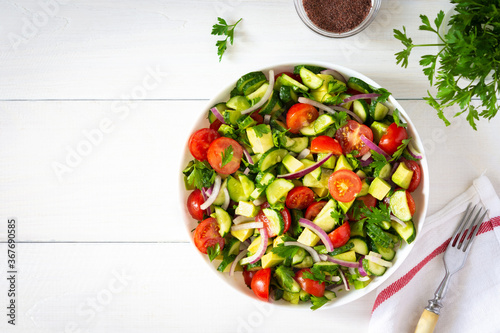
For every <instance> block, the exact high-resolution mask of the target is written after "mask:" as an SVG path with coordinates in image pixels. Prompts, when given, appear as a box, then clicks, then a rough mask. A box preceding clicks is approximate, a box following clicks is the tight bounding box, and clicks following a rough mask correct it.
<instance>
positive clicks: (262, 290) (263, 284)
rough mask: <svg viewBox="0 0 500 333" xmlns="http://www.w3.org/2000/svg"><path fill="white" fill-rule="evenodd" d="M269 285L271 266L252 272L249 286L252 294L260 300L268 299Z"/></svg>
mask: <svg viewBox="0 0 500 333" xmlns="http://www.w3.org/2000/svg"><path fill="white" fill-rule="evenodd" d="M270 286H271V268H264V269H261V270H259V271H257V273H255V274H254V276H253V278H252V283H251V288H252V290H253V292H254V294H255V295H256V296H257V297H258V298H259V299H260V300H262V301H265V302H267V301H268V300H269V287H270Z"/></svg>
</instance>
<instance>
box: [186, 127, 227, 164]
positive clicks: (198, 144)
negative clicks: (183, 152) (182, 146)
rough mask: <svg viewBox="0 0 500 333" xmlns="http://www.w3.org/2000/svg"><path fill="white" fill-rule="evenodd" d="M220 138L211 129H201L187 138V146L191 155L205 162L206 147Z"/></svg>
mask: <svg viewBox="0 0 500 333" xmlns="http://www.w3.org/2000/svg"><path fill="white" fill-rule="evenodd" d="M218 137H220V135H219V133H218V132H217V131H216V130H214V129H211V128H202V129H200V130H197V131H196V132H194V133H193V134H192V135H191V137H190V138H189V142H188V146H189V151H190V152H191V155H193V157H194V158H196V159H197V160H199V161H206V159H207V152H208V147H209V146H210V144H211V143H212V142H213V141H214V140H215V139H217V138H218Z"/></svg>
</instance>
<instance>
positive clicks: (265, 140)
mask: <svg viewBox="0 0 500 333" xmlns="http://www.w3.org/2000/svg"><path fill="white" fill-rule="evenodd" d="M259 126H260V125H259ZM265 126H266V127H267V128H268V132H267V133H262V131H259V134H258V135H257V133H256V132H255V129H254V127H249V128H247V129H246V132H247V137H248V141H249V142H250V144H251V145H252V150H253V152H254V153H255V154H263V153H265V152H266V151H268V150H269V149H271V148H273V147H274V142H273V135H272V134H271V127H270V126H269V125H265Z"/></svg>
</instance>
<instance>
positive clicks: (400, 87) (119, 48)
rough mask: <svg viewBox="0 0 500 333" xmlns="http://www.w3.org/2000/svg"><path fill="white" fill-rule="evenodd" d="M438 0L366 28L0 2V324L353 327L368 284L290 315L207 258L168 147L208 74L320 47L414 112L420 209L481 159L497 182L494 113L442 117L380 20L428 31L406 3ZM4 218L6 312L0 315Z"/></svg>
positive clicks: (22, 328)
mask: <svg viewBox="0 0 500 333" xmlns="http://www.w3.org/2000/svg"><path fill="white" fill-rule="evenodd" d="M448 7H449V3H448V2H447V1H444V0H440V1H435V0H419V1H414V0H413V1H402V0H384V1H383V3H382V7H381V10H380V12H379V15H378V16H377V18H376V20H375V22H374V23H373V24H372V26H371V27H370V28H368V30H366V31H365V32H363V33H361V34H359V35H358V36H355V37H351V38H348V39H343V40H334V39H327V38H324V37H321V36H318V35H315V34H314V33H313V32H311V31H310V30H309V29H307V28H306V27H305V26H304V25H303V24H302V22H301V21H300V20H299V18H298V16H297V14H296V12H295V9H294V7H293V2H292V1H291V0H274V1H246V0H245V1H244V0H238V1H229V0H220V1H201V0H198V1H195V0H193V1H169V0H164V1H132V0H125V1H120V2H118V1H109V0H102V1H81V0H64V1H62V0H57V1H56V0H39V1H31V0H24V1H22V0H10V1H7V0H3V1H1V2H0V147H1V148H0V221H1V223H0V241H1V243H0V253H1V255H0V258H1V259H0V304H1V306H0V308H1V309H3V310H2V311H1V313H0V314H1V315H0V318H2V319H1V320H0V331H1V332H160V331H161V332H197V331H198V332H199V331H202V332H276V331H290V332H298V331H304V330H305V329H308V330H310V331H316V330H321V329H327V328H333V327H335V329H336V331H339V332H340V331H342V332H357V331H359V330H360V329H361V330H366V329H368V327H369V320H370V313H371V308H372V305H373V301H374V299H375V296H376V295H375V292H372V293H371V294H369V295H368V296H366V297H365V298H363V299H360V300H358V301H355V302H353V303H351V304H348V305H346V306H344V307H342V308H335V309H330V310H324V311H316V312H311V313H309V312H308V313H297V312H294V311H292V310H283V309H276V308H274V307H270V306H268V305H263V304H264V303H258V302H254V301H251V300H249V299H248V298H247V297H244V296H242V295H240V294H238V293H237V292H236V291H234V290H232V289H231V288H229V287H227V286H226V285H225V284H224V283H223V282H222V281H221V280H219V279H218V278H217V277H216V276H215V275H214V274H212V273H211V272H210V271H209V270H208V269H207V267H206V266H204V265H203V263H202V261H201V260H200V258H199V256H198V254H197V253H196V250H195V248H194V246H192V244H191V243H190V241H189V234H188V233H187V232H186V230H185V227H184V222H183V217H182V216H183V214H185V211H184V209H185V208H184V206H183V205H182V204H181V203H180V201H179V199H178V191H179V189H178V174H179V168H180V162H179V161H180V156H181V154H182V152H183V149H184V142H186V139H187V137H188V136H189V134H190V131H191V128H192V123H191V122H192V120H193V119H194V118H196V117H198V116H199V115H200V113H201V112H203V111H204V107H205V105H206V103H207V100H208V99H210V98H211V97H212V96H213V95H214V94H216V93H217V92H218V90H220V89H221V88H222V87H224V86H226V85H227V84H228V83H230V82H232V81H234V80H235V79H237V78H238V77H239V76H240V75H242V74H245V73H247V72H249V71H252V70H255V69H257V68H260V67H265V66H268V65H269V64H272V63H280V62H292V61H297V62H304V61H305V62H307V61H315V60H321V61H329V62H332V63H337V64H340V65H343V66H346V67H350V68H353V69H355V70H357V71H359V72H362V73H364V74H366V75H367V76H369V77H371V78H372V79H374V80H375V81H377V82H378V83H380V84H381V85H382V86H384V87H386V88H387V89H389V90H390V91H392V92H393V94H394V96H395V97H396V98H397V99H398V100H399V101H400V102H401V104H402V105H403V107H404V108H405V110H406V111H407V113H408V114H409V115H410V116H411V118H412V120H413V122H414V123H415V125H416V127H417V128H418V129H419V133H420V136H421V137H422V140H423V142H424V145H425V148H426V151H427V156H428V160H429V169H430V175H428V176H429V177H430V179H431V189H430V201H429V210H428V213H429V214H432V213H433V212H436V211H437V210H438V209H439V208H440V207H442V206H443V205H444V204H445V203H446V202H448V201H449V200H450V199H452V198H453V197H455V196H456V195H458V194H459V193H461V192H462V191H463V190H464V189H466V188H467V187H469V185H470V183H471V181H472V180H473V179H474V178H476V177H477V176H479V175H480V174H481V173H483V172H484V171H486V172H487V175H488V176H489V177H490V179H491V181H492V182H493V184H494V186H495V187H499V188H500V171H499V169H498V167H497V166H498V165H499V162H500V160H499V157H500V154H498V152H497V151H496V150H493V147H492V144H494V143H496V142H497V140H498V136H497V135H496V133H497V130H496V129H497V128H498V127H499V126H500V119H495V120H492V121H491V122H490V123H487V122H484V121H483V122H481V123H480V125H479V129H478V131H477V132H474V131H473V130H472V129H471V128H470V127H469V125H468V124H467V123H466V121H465V119H463V118H457V119H455V120H454V125H453V126H450V127H445V126H444V124H443V123H442V122H441V121H440V120H438V119H437V116H436V115H435V111H434V110H433V109H431V108H430V107H429V106H428V105H427V104H425V103H424V102H423V101H422V99H421V97H422V96H425V95H426V90H427V88H428V83H427V81H426V78H425V77H424V75H423V74H422V72H421V70H420V68H419V67H418V66H417V64H418V58H419V56H420V55H421V54H422V53H419V52H415V54H414V55H413V56H412V58H411V64H410V66H409V68H408V69H406V70H404V69H401V68H400V67H399V66H397V65H396V64H395V59H394V55H393V54H394V53H395V52H396V51H398V50H400V49H401V45H400V43H399V42H398V41H396V40H395V39H394V38H393V37H392V29H393V28H401V27H402V25H403V24H404V25H406V27H407V29H408V31H409V32H410V34H411V35H412V37H413V38H414V40H417V41H423V42H429V41H431V42H433V40H432V37H431V36H430V35H427V34H423V33H418V32H417V27H418V25H419V19H418V14H420V13H426V14H428V15H430V17H433V16H434V15H435V13H436V12H437V11H438V10H439V9H447V8H448ZM217 16H221V17H224V18H226V19H227V20H228V21H229V22H235V21H236V20H238V19H239V18H240V17H243V21H242V22H241V23H240V25H238V27H237V29H236V36H235V43H234V45H233V46H232V47H230V48H229V49H228V51H226V54H225V55H224V57H223V60H222V62H221V63H219V62H218V58H217V54H216V47H215V42H216V40H217V38H216V37H215V36H211V35H210V31H211V26H212V25H213V24H214V23H216V18H217ZM456 111H457V110H456V109H454V110H451V111H450V113H452V112H456ZM11 217H15V218H16V220H17V227H16V231H17V241H18V244H17V248H16V251H17V252H16V253H17V256H16V269H17V271H18V273H17V287H16V292H17V295H16V297H17V298H16V299H17V302H16V306H17V308H16V326H12V325H9V324H8V323H7V319H8V317H7V316H6V314H7V311H8V310H7V309H6V306H7V305H8V304H7V302H8V297H7V292H8V289H9V284H8V281H7V277H8V273H7V271H8V267H7V245H8V244H7V243H6V240H7V221H8V219H9V218H11ZM418 311H420V310H418ZM297 316H304V317H297ZM295 318H297V319H295Z"/></svg>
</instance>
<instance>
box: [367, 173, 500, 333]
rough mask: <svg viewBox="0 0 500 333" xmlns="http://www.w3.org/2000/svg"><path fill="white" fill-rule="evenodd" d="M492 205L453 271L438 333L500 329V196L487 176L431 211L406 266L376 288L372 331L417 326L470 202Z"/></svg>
mask: <svg viewBox="0 0 500 333" xmlns="http://www.w3.org/2000/svg"><path fill="white" fill-rule="evenodd" d="M469 202H471V203H472V204H476V203H479V204H481V205H482V206H483V207H485V208H487V209H489V214H488V215H487V216H486V217H485V219H484V222H483V223H482V225H481V227H480V229H479V232H478V235H477V236H476V239H475V241H474V243H473V244H472V248H471V251H470V253H469V257H468V258H467V261H466V263H465V266H464V267H463V268H462V270H460V271H458V273H456V274H455V275H453V276H452V278H451V281H450V284H449V288H448V292H447V294H446V296H445V298H444V299H443V301H442V303H443V305H444V306H443V308H442V309H441V315H440V316H439V320H438V323H437V325H436V329H435V331H434V332H436V333H440V332H443V333H448V332H453V333H462V332H464V333H469V332H482V333H493V332H495V333H498V332H500V199H499V198H498V196H497V194H496V192H495V190H494V188H493V186H492V184H491V182H490V181H489V179H488V178H487V177H486V176H481V177H480V178H478V179H476V180H475V181H474V183H473V185H472V186H471V187H470V188H469V189H468V190H467V191H466V192H464V193H462V194H461V195H460V196H458V197H457V198H455V199H454V200H453V201H451V202H450V203H449V204H448V205H446V207H444V208H443V209H442V210H441V211H439V212H438V213H436V214H434V215H432V216H430V217H428V218H427V219H426V220H425V224H424V227H423V230H422V232H421V233H420V234H419V235H417V240H416V243H415V246H414V248H413V249H412V251H411V253H410V255H409V256H408V258H407V259H406V261H405V262H404V263H403V264H402V265H401V267H400V268H399V269H398V270H397V271H396V272H395V273H394V274H393V275H392V276H391V277H390V278H389V279H388V280H387V281H386V282H385V283H384V284H383V285H382V286H381V287H379V288H378V289H377V298H376V300H375V304H374V306H373V310H372V316H371V319H370V329H369V331H370V333H381V332H383V333H392V332H394V333H405V332H414V331H415V327H416V325H417V322H418V320H419V319H420V315H421V314H422V311H423V310H424V308H425V307H426V306H427V304H428V302H427V301H428V300H429V299H432V298H433V297H434V292H435V290H436V288H437V287H438V285H439V283H440V282H441V280H442V279H443V277H444V274H445V270H444V266H443V253H444V251H445V249H446V246H447V245H448V242H449V240H450V238H451V235H452V234H453V232H454V231H455V228H456V226H457V224H458V223H459V222H460V219H461V217H462V216H463V214H464V211H465V210H466V208H467V205H468V203H469Z"/></svg>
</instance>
